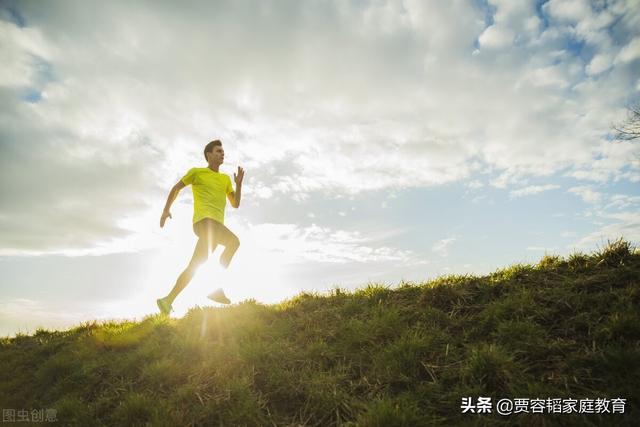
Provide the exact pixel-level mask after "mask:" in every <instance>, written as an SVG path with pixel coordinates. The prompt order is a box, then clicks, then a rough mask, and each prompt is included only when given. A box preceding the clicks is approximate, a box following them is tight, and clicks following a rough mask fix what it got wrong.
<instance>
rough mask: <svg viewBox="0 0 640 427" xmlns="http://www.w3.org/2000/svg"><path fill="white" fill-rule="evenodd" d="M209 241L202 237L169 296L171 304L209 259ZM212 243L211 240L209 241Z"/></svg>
mask: <svg viewBox="0 0 640 427" xmlns="http://www.w3.org/2000/svg"><path fill="white" fill-rule="evenodd" d="M208 240H209V239H207V238H206V237H200V238H199V239H198V242H197V243H196V248H195V250H194V251H193V255H192V256H191V261H190V262H189V265H188V266H187V268H186V269H185V270H184V271H183V272H182V273H181V274H180V276H178V280H177V281H176V284H175V286H174V287H173V289H172V290H171V292H170V293H169V295H168V296H167V301H168V302H169V304H173V300H175V299H176V297H177V296H178V294H179V293H180V292H182V290H183V289H184V288H185V287H186V286H187V285H188V284H189V282H190V281H191V279H192V278H193V276H194V274H195V273H196V271H197V270H198V268H199V267H200V266H201V265H202V264H203V263H204V262H205V261H206V260H207V259H208V258H209V242H208ZM209 241H210V240H209Z"/></svg>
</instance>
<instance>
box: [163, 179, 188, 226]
mask: <svg viewBox="0 0 640 427" xmlns="http://www.w3.org/2000/svg"><path fill="white" fill-rule="evenodd" d="M184 187H186V185H184V183H183V182H182V180H180V181H178V182H177V183H176V185H174V186H173V187H172V188H171V191H170V192H169V196H168V197H167V203H166V204H165V205H164V210H163V211H162V216H161V217H160V228H162V227H164V222H165V221H166V220H167V218H172V216H171V212H170V211H169V209H171V205H172V204H173V201H174V200H175V199H176V197H178V193H180V190H182V189H183V188H184Z"/></svg>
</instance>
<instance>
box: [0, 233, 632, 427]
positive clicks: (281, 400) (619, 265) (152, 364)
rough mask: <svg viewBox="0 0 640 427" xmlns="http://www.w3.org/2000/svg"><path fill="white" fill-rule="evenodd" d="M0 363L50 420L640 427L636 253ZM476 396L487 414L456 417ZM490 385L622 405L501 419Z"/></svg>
mask: <svg viewBox="0 0 640 427" xmlns="http://www.w3.org/2000/svg"><path fill="white" fill-rule="evenodd" d="M0 367H1V369H0V406H1V407H2V408H3V409H5V408H12V409H15V410H16V411H18V410H21V409H23V410H24V409H26V410H29V411H31V410H32V409H39V408H51V409H55V410H56V413H55V415H56V418H57V420H58V421H57V422H58V425H79V426H99V425H109V426H126V425H159V426H162V425H166V426H185V425H229V426H234V425H249V426H253V425H265V426H269V425H322V426H324V425H361V426H394V425H397V426H401V425H402V426H417V425H438V424H445V423H446V424H452V425H508V424H517V425H531V426H544V425H638V424H635V423H637V419H639V418H638V417H639V416H640V411H638V407H639V405H640V392H639V389H640V252H638V251H637V250H635V249H634V248H633V247H632V246H631V245H630V244H629V243H628V242H625V241H617V242H614V243H611V244H609V245H608V246H607V247H605V248H604V249H602V250H599V251H598V252H595V253H592V254H590V255H583V254H573V255H571V256H570V257H568V258H566V259H565V258H560V257H554V256H545V257H544V258H542V260H541V261H540V262H539V263H538V264H536V265H514V266H511V267H509V268H505V269H502V270H498V271H496V272H494V273H492V274H490V275H487V276H483V277H474V276H447V277H442V278H439V279H437V280H433V281H429V282H426V283H421V284H409V283H402V284H400V285H399V286H398V287H396V288H394V289H389V288H386V287H382V286H375V285H370V286H367V287H366V288H363V289H359V290H357V291H355V292H345V291H343V290H340V289H335V290H334V291H333V292H332V293H331V294H328V295H318V294H309V293H302V294H300V295H298V296H296V297H295V298H293V299H290V300H287V301H285V302H283V303H281V304H277V305H262V304H258V303H256V302H255V301H245V302H242V303H240V304H236V305H232V306H229V307H225V308H205V309H201V308H195V309H192V310H191V311H189V313H188V314H187V315H186V316H184V317H183V318H181V319H168V318H166V317H163V316H160V315H157V316H150V317H147V318H145V319H144V320H143V321H141V322H138V323H136V322H123V323H116V322H112V323H88V324H83V325H81V326H79V327H77V328H74V329H71V330H68V331H45V330H38V331H37V332H36V333H35V334H34V335H32V336H17V337H15V338H3V339H1V340H0ZM480 396H483V397H492V402H493V408H492V413H491V414H477V413H475V414H473V413H462V409H461V399H462V398H463V397H472V398H473V400H474V401H476V399H477V398H478V397H480ZM500 398H511V399H515V398H529V399H535V398H541V399H547V398H564V399H568V398H573V399H577V400H579V399H586V398H590V399H596V398H605V399H615V398H624V399H626V405H625V409H624V414H619V413H617V414H611V413H607V414H572V415H569V414H559V415H554V414H549V413H547V411H545V413H544V414H538V413H536V414H532V413H529V414H526V413H518V414H513V415H509V416H502V415H498V414H496V413H495V412H496V408H495V402H496V401H497V399H500ZM611 409H612V408H611V406H610V407H609V410H610V411H611ZM530 410H531V409H530ZM632 420H634V421H632Z"/></svg>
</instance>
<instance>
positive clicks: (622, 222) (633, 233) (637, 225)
mask: <svg viewBox="0 0 640 427" xmlns="http://www.w3.org/2000/svg"><path fill="white" fill-rule="evenodd" d="M603 218H604V219H606V220H608V221H607V222H610V223H609V224H606V225H602V226H601V227H599V228H598V229H597V230H595V231H593V232H591V233H589V234H587V235H586V236H584V237H582V238H581V239H580V240H578V241H577V242H576V243H574V244H573V245H570V247H576V248H580V249H583V250H592V249H593V248H594V247H597V246H600V247H602V246H604V245H605V244H606V243H607V242H608V241H614V240H617V239H619V238H624V239H626V240H627V241H629V242H640V214H639V213H638V212H618V213H612V214H606V215H603ZM612 220H613V221H615V222H613V223H611V221H612Z"/></svg>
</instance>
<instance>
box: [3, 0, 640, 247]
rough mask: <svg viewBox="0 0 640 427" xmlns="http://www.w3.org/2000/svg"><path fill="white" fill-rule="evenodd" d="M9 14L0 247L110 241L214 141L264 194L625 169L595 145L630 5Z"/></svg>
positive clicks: (413, 4) (335, 5) (618, 70)
mask: <svg viewBox="0 0 640 427" xmlns="http://www.w3.org/2000/svg"><path fill="white" fill-rule="evenodd" d="M6 4H7V5H8V6H7V7H11V8H12V9H13V10H15V11H17V12H16V13H18V14H20V16H22V18H23V21H24V22H22V23H20V22H16V21H15V19H12V18H11V17H10V16H9V15H8V14H7V13H4V14H3V15H2V16H3V18H2V19H1V20H0V34H1V35H2V37H0V39H1V40H2V43H3V44H2V49H1V50H0V52H1V55H2V56H1V57H0V59H2V60H3V70H2V71H1V72H0V97H1V98H2V103H3V106H4V108H3V110H2V112H1V113H0V133H1V135H0V143H1V144H2V145H1V146H0V149H1V150H2V156H1V158H2V160H0V161H1V162H2V166H3V167H2V169H1V172H0V173H1V174H2V175H1V176H0V179H1V180H2V182H3V186H4V187H3V193H2V196H1V197H2V208H0V230H2V233H3V236H6V239H4V242H5V243H3V245H4V246H5V249H7V250H8V251H9V252H11V251H20V250H23V251H24V250H43V251H55V250H60V249H61V248H66V249H74V248H81V247H91V246H94V245H96V244H98V243H99V242H104V241H105V240H107V241H108V240H109V239H113V238H114V237H116V238H118V237H122V238H125V237H126V236H127V235H128V234H130V233H131V232H132V230H130V229H127V228H126V227H123V226H121V225H119V223H118V221H117V220H116V219H117V218H122V217H125V216H129V215H138V216H142V215H146V214H148V212H150V211H153V210H155V211H157V210H158V209H161V206H162V204H163V203H164V200H163V199H164V197H166V194H165V192H166V191H167V190H168V188H170V186H171V185H172V184H173V183H175V181H177V179H179V177H180V176H181V174H183V173H184V172H185V171H186V170H187V169H188V168H189V167H191V166H194V164H198V162H203V159H202V157H201V156H202V154H201V150H202V146H203V145H204V143H206V141H208V140H210V139H212V138H214V137H218V138H221V139H223V141H225V144H227V152H228V159H227V161H228V162H229V166H232V165H235V164H239V163H241V164H243V165H244V166H246V167H247V169H248V170H250V171H251V183H252V185H253V188H249V187H250V186H249V185H247V190H246V191H247V193H246V194H247V195H253V196H255V197H257V198H262V199H268V198H270V197H272V196H273V194H276V193H283V192H284V193H286V194H287V195H288V197H290V198H292V199H293V200H299V201H304V200H307V199H308V198H309V197H312V196H313V195H317V194H318V193H320V194H336V193H338V194H354V193H359V192H364V191H370V190H380V189H402V188H417V187H428V186H437V185H441V184H444V183H450V182H455V181H458V180H462V179H473V177H474V176H475V175H476V174H478V173H482V172H484V171H486V170H489V169H490V170H492V171H495V172H496V173H497V174H499V178H498V181H497V182H500V183H502V185H504V186H505V187H506V186H509V185H513V184H514V183H516V184H517V183H519V182H521V181H522V180H523V179H524V178H526V177H529V176H549V175H551V174H553V173H556V172H558V171H560V170H566V169H567V168H568V169H569V170H570V173H572V176H574V177H576V178H578V179H610V178H612V177H617V176H620V174H622V173H630V172H629V170H626V172H622V171H623V170H624V168H625V167H628V166H629V163H628V160H625V157H624V156H626V155H627V154H629V153H630V152H632V151H633V149H631V148H625V149H624V150H619V151H616V150H614V149H610V148H607V147H606V146H605V145H603V144H602V139H603V135H604V133H606V131H607V129H608V128H609V125H610V123H612V122H615V121H616V119H618V118H619V114H620V112H621V110H620V108H619V107H620V106H621V105H623V104H624V102H625V100H626V99H627V96H628V90H629V88H630V86H631V85H635V84H636V81H637V67H638V64H637V62H634V61H633V58H635V57H636V56H634V55H635V53H634V52H636V50H635V47H634V46H636V44H634V43H635V42H634V41H633V40H635V39H634V37H633V36H634V35H635V34H637V28H638V27H637V26H634V23H636V21H637V19H638V18H637V16H638V15H639V14H640V12H638V10H637V8H633V7H632V6H633V5H632V4H631V3H629V4H626V3H615V5H612V6H611V7H608V8H607V7H605V8H603V9H602V10H598V11H596V10H593V9H592V8H591V7H590V6H589V4H588V3H586V2H580V1H575V2H569V3H567V2H556V1H551V2H548V3H546V4H545V5H544V7H543V8H542V11H537V10H536V8H535V6H534V4H533V3H524V2H511V1H492V2H491V5H492V9H491V10H488V9H485V8H482V7H480V6H474V5H472V4H469V3H462V2H450V3H447V4H446V5H443V4H439V3H429V2H421V1H408V2H405V3H403V4H402V5H400V4H399V3H396V2H370V3H369V2H354V3H347V2H322V3H302V2H290V3H282V2H259V3H253V2H225V1H222V2H216V3H211V2H190V3H188V4H186V5H183V4H180V5H178V4H177V3H176V4H171V3H162V4H159V3H157V2H136V3H133V4H131V3H125V2H102V3H86V2H56V3H55V4H52V3H41V2H7V3H6ZM401 6H402V7H401ZM489 12H491V15H492V16H491V17H490V19H488V20H487V19H485V18H486V15H487V13H489ZM541 14H543V15H545V16H542V15H541ZM543 17H544V18H545V19H546V20H547V21H548V22H549V25H548V26H546V25H543V19H542V18H543ZM611 25H613V30H614V31H613V32H615V33H616V34H624V35H625V37H623V38H621V39H620V40H617V39H613V38H611V37H610V36H609V35H608V31H609V26H611ZM571 43H587V44H589V46H593V49H594V52H599V53H600V54H601V55H604V53H605V52H604V49H606V48H607V46H608V47H612V48H615V49H617V50H619V51H620V53H619V54H617V56H616V57H615V58H616V60H614V61H613V63H611V64H610V62H611V61H610V58H608V57H604V56H603V57H602V59H598V56H593V55H591V56H589V55H582V54H580V53H579V52H576V51H571V49H569V48H568V47H567V46H569V45H570V44H571ZM514 47H516V48H517V49H514ZM617 50H616V52H617ZM474 51H476V54H473V55H472V52H474ZM596 55H597V54H596ZM587 67H588V70H589V71H588V72H587V71H585V69H587ZM605 67H609V68H605ZM605 69H608V70H609V72H608V73H604V72H603V71H604V70H605ZM585 73H587V74H589V75H586V74H585ZM590 75H593V76H594V77H595V76H596V75H597V77H598V79H597V80H595V79H594V78H592V77H591V76H590ZM612 106H613V107H617V108H612ZM622 151H624V152H622ZM594 158H597V159H598V160H597V162H595V166H590V165H591V164H592V160H593V159H594ZM17 177H19V179H18V178H17ZM9 182H11V184H10V185H9V184H8V183H9ZM43 215H45V217H46V221H43V219H42V218H43ZM372 256H375V254H373V255H372ZM380 256H382V255H380Z"/></svg>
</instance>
